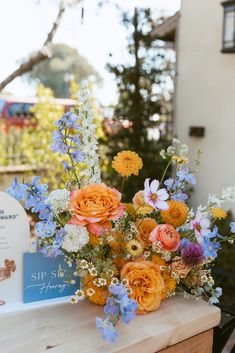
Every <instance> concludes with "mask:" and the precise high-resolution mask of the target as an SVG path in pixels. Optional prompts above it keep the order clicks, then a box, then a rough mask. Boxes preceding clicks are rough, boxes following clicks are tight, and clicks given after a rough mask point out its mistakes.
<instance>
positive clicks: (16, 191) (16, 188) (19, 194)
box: [6, 178, 27, 201]
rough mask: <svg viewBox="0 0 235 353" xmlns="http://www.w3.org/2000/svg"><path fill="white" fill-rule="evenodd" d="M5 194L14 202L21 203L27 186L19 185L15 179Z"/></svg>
mask: <svg viewBox="0 0 235 353" xmlns="http://www.w3.org/2000/svg"><path fill="white" fill-rule="evenodd" d="M6 192H7V193H8V194H9V195H11V196H12V197H14V198H15V199H16V200H18V201H21V200H24V199H25V197H26V192H27V186H26V185H25V184H20V183H19V182H18V180H17V178H14V179H13V181H12V183H11V185H10V186H9V187H8V188H7V189H6Z"/></svg>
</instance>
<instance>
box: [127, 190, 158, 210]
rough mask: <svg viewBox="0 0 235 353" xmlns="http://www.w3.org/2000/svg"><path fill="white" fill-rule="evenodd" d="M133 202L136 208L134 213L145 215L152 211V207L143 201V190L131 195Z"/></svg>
mask: <svg viewBox="0 0 235 353" xmlns="http://www.w3.org/2000/svg"><path fill="white" fill-rule="evenodd" d="M132 201H133V204H134V207H135V209H136V213H138V214H141V215H145V214H148V213H151V212H153V211H154V208H153V207H151V206H149V205H148V204H147V203H145V200H144V191H143V190H140V191H138V192H137V193H136V194H135V196H134V197H133V200H132Z"/></svg>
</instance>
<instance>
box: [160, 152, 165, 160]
mask: <svg viewBox="0 0 235 353" xmlns="http://www.w3.org/2000/svg"><path fill="white" fill-rule="evenodd" d="M160 156H161V157H162V159H166V151H165V150H161V151H160Z"/></svg>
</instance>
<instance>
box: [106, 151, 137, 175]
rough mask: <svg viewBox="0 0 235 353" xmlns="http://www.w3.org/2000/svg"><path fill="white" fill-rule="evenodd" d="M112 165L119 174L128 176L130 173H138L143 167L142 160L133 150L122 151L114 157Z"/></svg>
mask: <svg viewBox="0 0 235 353" xmlns="http://www.w3.org/2000/svg"><path fill="white" fill-rule="evenodd" d="M112 167H113V169H115V170H116V172H118V173H119V174H120V175H121V176H123V177H129V176H130V175H132V174H134V175H138V174H139V170H140V169H141V168H142V167H143V161H142V159H141V158H140V157H139V156H138V154H137V153H135V152H132V151H122V152H119V153H118V154H117V156H115V157H114V159H113V162H112Z"/></svg>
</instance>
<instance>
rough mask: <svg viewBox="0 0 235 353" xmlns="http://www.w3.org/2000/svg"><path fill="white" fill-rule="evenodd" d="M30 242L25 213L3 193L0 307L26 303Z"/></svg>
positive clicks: (0, 194)
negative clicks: (25, 268) (25, 262)
mask: <svg viewBox="0 0 235 353" xmlns="http://www.w3.org/2000/svg"><path fill="white" fill-rule="evenodd" d="M29 242H30V231H29V219H28V216H27V214H26V212H25V211H24V209H23V207H22V206H21V205H20V203H19V202H18V201H16V200H15V199H14V198H13V197H11V196H9V195H8V194H6V193H4V192H1V191H0V304H2V303H3V302H5V303H6V304H8V303H15V302H21V301H22V299H23V253H24V252H25V251H28V249H29ZM0 309H1V306H0Z"/></svg>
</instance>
